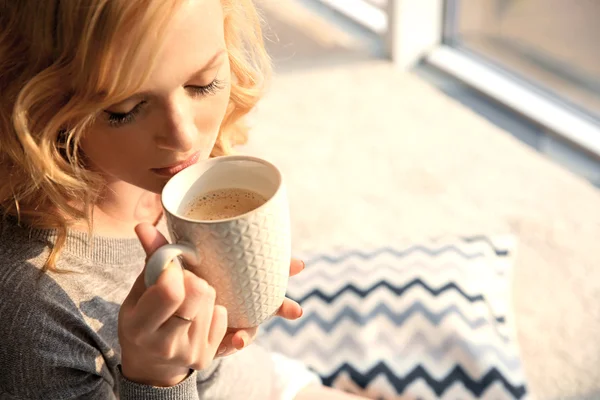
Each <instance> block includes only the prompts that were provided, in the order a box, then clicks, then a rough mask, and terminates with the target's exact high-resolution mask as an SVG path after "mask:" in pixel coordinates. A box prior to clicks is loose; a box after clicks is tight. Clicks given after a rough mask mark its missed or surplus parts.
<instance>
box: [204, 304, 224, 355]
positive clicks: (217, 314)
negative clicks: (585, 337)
mask: <svg viewBox="0 0 600 400" xmlns="http://www.w3.org/2000/svg"><path fill="white" fill-rule="evenodd" d="M225 333H227V309H226V308H225V307H223V306H220V305H216V306H215V307H214V309H213V315H212V320H211V322H210V330H209V332H208V344H209V346H210V347H212V348H214V349H215V352H217V350H222V348H221V347H220V345H221V344H222V343H223V342H224V338H225ZM225 344H226V343H225ZM227 350H228V349H227V348H225V349H224V351H221V354H223V353H224V352H226V351H227Z"/></svg>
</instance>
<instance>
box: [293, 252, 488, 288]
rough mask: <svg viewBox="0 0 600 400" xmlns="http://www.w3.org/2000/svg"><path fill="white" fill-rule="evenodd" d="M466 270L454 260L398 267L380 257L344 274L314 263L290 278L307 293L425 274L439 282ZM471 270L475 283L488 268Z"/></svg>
mask: <svg viewBox="0 0 600 400" xmlns="http://www.w3.org/2000/svg"><path fill="white" fill-rule="evenodd" d="M464 272H465V268H464V266H459V265H458V264H457V263H454V262H446V263H440V264H434V263H426V262H424V261H419V262H414V263H409V264H400V265H398V266H396V265H393V264H391V263H389V261H388V262H381V261H380V260H378V262H377V263H374V264H373V265H366V266H360V265H359V264H356V263H352V264H348V265H347V266H346V267H345V268H344V273H343V274H340V271H335V270H329V269H326V268H315V267H314V266H313V267H310V268H307V269H306V270H304V271H303V272H302V273H301V274H300V275H298V276H297V277H294V278H293V279H292V280H291V281H290V290H293V291H294V292H304V293H305V292H306V291H308V290H310V289H314V288H315V287H319V288H324V287H326V288H331V287H340V286H343V285H345V284H348V283H352V284H354V285H356V286H360V287H361V288H365V287H366V286H367V285H373V284H374V283H376V282H379V281H383V280H393V281H395V282H398V281H407V280H411V279H415V278H419V277H424V276H427V282H428V283H429V284H437V283H438V282H448V281H455V280H456V278H457V276H460V274H461V273H462V274H464ZM469 272H470V274H472V275H471V276H470V279H469V281H468V282H467V283H469V282H473V283H474V284H475V282H477V278H478V277H484V276H486V274H485V271H477V269H476V268H472V269H470V270H469ZM441 284H443V283H441Z"/></svg>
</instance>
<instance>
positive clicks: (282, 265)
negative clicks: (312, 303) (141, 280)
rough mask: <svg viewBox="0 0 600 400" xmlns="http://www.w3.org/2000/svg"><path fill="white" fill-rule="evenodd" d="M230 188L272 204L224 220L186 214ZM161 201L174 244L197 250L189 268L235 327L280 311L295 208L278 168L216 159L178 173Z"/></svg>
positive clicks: (185, 259) (254, 161) (246, 159)
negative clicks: (195, 203)
mask: <svg viewBox="0 0 600 400" xmlns="http://www.w3.org/2000/svg"><path fill="white" fill-rule="evenodd" d="M226 188H240V189H247V190H251V191H254V192H256V193H258V194H260V195H262V196H263V197H264V198H266V199H267V201H266V202H265V203H264V204H263V205H261V206H260V207H258V208H257V209H255V210H253V211H250V212H248V213H245V214H242V215H239V216H236V217H233V218H229V219H224V220H216V221H201V220H191V219H189V218H186V217H185V216H184V212H185V209H186V208H187V207H188V205H189V203H190V201H191V199H193V198H194V197H195V196H198V195H200V194H202V193H206V192H209V191H212V190H218V189H226ZM162 201H163V207H164V208H165V210H166V215H167V222H168V225H169V231H170V233H171V238H172V241H173V243H177V245H178V246H185V247H186V248H187V249H191V251H193V252H195V255H196V257H186V254H185V253H183V257H182V259H183V264H184V267H185V268H186V269H188V270H190V271H192V272H193V273H195V274H196V275H198V276H200V277H201V278H203V279H204V280H206V281H207V282H208V283H209V284H210V285H211V286H213V287H214V288H215V290H216V293H217V300H216V302H217V304H220V305H223V306H225V307H226V308H227V311H228V325H229V327H231V328H247V327H254V326H258V325H259V324H261V323H262V322H264V321H265V320H266V319H268V318H269V317H270V316H272V315H273V314H274V313H276V312H277V310H278V309H279V307H280V306H281V304H282V303H283V300H284V297H285V292H286V288H287V284H288V277H289V267H290V259H291V237H290V216H289V205H288V201H287V195H286V191H285V187H284V184H283V180H282V177H281V174H280V173H279V171H278V170H277V168H275V167H274V166H273V165H271V164H270V163H268V162H266V161H264V160H261V159H258V158H254V157H248V156H227V157H219V158H214V159H210V160H207V161H204V162H200V163H199V164H197V165H194V166H192V167H189V168H187V169H185V170H183V171H182V172H180V173H179V174H177V175H175V176H174V177H173V178H172V179H171V180H170V181H169V182H168V183H167V185H166V186H165V188H164V190H163V195H162ZM159 251H160V250H159ZM188 251H190V250H188ZM149 264H150V262H149Z"/></svg>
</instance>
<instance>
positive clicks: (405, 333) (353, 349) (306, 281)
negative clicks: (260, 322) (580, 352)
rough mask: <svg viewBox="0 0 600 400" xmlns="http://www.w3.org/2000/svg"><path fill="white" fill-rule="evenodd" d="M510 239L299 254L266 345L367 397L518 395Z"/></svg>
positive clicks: (497, 399)
mask: <svg viewBox="0 0 600 400" xmlns="http://www.w3.org/2000/svg"><path fill="white" fill-rule="evenodd" d="M513 248H514V241H513V240H512V238H510V237H497V238H487V237H472V238H458V239H456V238H454V239H453V238H444V239H438V240H432V241H429V242H427V243H421V244H414V243H413V244H403V245H396V246H394V247H385V248H373V249H370V250H365V249H363V250H343V249H338V250H336V251H331V252H328V253H320V254H318V253H317V254H312V255H307V257H305V260H306V264H307V268H306V270H305V271H304V272H302V273H301V274H300V275H299V276H297V277H294V278H292V279H291V281H290V287H289V291H288V295H289V296H290V297H292V298H294V299H296V300H297V301H299V302H300V303H301V304H302V306H303V307H304V317H302V318H301V319H300V320H298V321H285V320H283V319H273V320H271V321H269V322H268V323H267V324H266V325H265V329H264V330H263V335H264V336H263V338H262V341H263V344H266V345H267V346H268V347H269V348H270V349H271V350H274V351H277V352H280V353H283V354H285V355H288V356H291V357H293V358H297V359H300V360H302V361H304V362H305V363H307V364H308V365H309V366H310V367H311V368H312V369H313V370H314V371H316V372H317V373H318V374H319V375H320V376H321V377H322V379H323V382H324V383H325V384H326V385H329V386H333V387H337V388H341V389H343V390H346V391H349V392H353V393H357V394H361V395H363V396H365V397H368V398H372V399H399V398H403V399H405V398H406V399H448V400H457V399H460V400H467V399H479V398H482V399H493V400H504V399H511V400H512V399H524V398H526V395H527V394H526V387H525V379H524V374H523V370H522V368H521V363H520V359H519V352H518V348H517V345H516V342H515V339H514V337H513V332H514V330H513V329H512V326H511V325H512V316H511V315H510V307H509V305H510V301H509V297H510V293H509V292H510V280H511V268H512V254H513Z"/></svg>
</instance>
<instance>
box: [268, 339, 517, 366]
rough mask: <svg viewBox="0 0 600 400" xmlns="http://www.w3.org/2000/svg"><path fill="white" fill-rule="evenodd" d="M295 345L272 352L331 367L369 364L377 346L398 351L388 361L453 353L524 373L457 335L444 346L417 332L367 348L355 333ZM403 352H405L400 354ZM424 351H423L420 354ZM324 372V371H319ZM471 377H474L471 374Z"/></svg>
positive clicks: (492, 350)
mask: <svg viewBox="0 0 600 400" xmlns="http://www.w3.org/2000/svg"><path fill="white" fill-rule="evenodd" d="M293 342H295V343H296V345H295V343H281V342H280V343H277V344H276V345H275V346H273V350H275V351H278V352H285V353H286V354H288V355H290V356H291V357H293V358H303V357H304V358H305V357H307V356H309V355H311V354H313V355H314V357H313V358H315V359H320V360H321V361H322V364H323V365H330V364H332V362H331V361H332V360H335V358H336V356H338V355H341V356H343V357H353V358H354V359H356V360H357V361H367V362H368V361H369V360H371V359H373V354H374V352H373V351H372V350H373V349H372V347H374V346H378V347H380V348H381V349H398V350H397V352H395V353H394V354H393V355H392V354H388V355H387V357H392V356H393V357H394V358H397V359H400V360H406V359H409V358H410V357H411V356H414V354H415V353H418V355H419V357H423V356H427V358H431V361H433V362H435V363H440V362H442V361H444V358H447V357H448V354H450V353H452V352H453V351H454V350H459V351H461V352H463V353H465V354H468V355H470V356H471V357H472V358H474V359H476V360H477V361H478V363H481V361H484V359H485V358H490V359H491V361H493V362H496V361H499V362H500V363H501V364H502V365H503V366H504V367H505V368H506V369H508V370H510V371H519V372H521V361H520V360H519V358H518V357H516V356H514V357H508V356H507V355H505V354H504V353H502V352H501V351H499V350H498V348H497V347H495V346H492V345H490V344H487V343H486V344H475V343H470V342H467V341H465V340H463V339H462V338H461V337H460V336H458V335H450V336H447V337H445V338H444V341H443V342H441V343H439V344H438V343H435V342H433V341H430V340H429V339H428V338H427V337H426V336H425V335H424V334H423V333H422V332H417V333H416V334H415V335H414V336H412V337H411V338H410V340H408V341H402V342H401V341H398V340H397V338H396V336H395V335H394V336H392V335H391V334H389V333H387V332H378V334H377V336H376V337H373V338H371V340H370V344H371V345H374V346H371V345H368V346H365V344H364V343H362V341H361V340H360V339H359V338H358V337H357V336H356V334H355V333H346V334H344V335H343V336H342V337H341V338H339V339H337V340H336V341H330V342H328V343H327V344H324V343H323V341H321V340H315V339H312V338H311V339H309V340H297V341H293ZM401 349H402V350H401ZM421 349H422V350H423V351H420V350H421ZM320 371H322V369H320ZM471 376H474V375H473V374H471Z"/></svg>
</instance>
